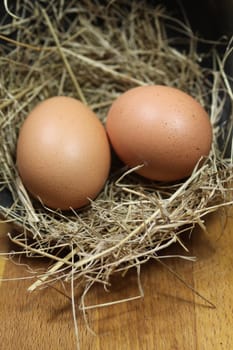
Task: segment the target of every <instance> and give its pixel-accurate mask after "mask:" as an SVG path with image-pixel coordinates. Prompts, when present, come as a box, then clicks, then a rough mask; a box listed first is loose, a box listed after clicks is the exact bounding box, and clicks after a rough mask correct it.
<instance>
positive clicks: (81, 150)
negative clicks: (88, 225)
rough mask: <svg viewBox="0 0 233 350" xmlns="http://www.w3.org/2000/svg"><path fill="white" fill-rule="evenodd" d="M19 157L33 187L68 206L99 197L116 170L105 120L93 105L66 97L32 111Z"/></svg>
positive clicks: (48, 201)
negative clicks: (113, 164) (96, 112)
mask: <svg viewBox="0 0 233 350" xmlns="http://www.w3.org/2000/svg"><path fill="white" fill-rule="evenodd" d="M16 157H17V168H18V171H19V174H20V177H21V179H22V182H23V184H24V185H25V187H26V188H27V189H28V191H29V192H30V193H31V194H32V195H33V196H34V197H38V198H39V199H40V200H41V201H42V202H43V203H44V204H45V205H46V206H48V207H51V208H54V209H57V208H59V209H62V210H67V209H70V208H71V207H72V208H80V207H82V206H84V205H86V204H88V202H89V199H88V198H90V199H94V198H95V197H96V196H97V194H98V193H99V192H100V191H101V189H102V187H103V186H104V184H105V181H106V179H107V177H108V173H109V168H110V147H109V142H108V139H107V135H106V132H105V129H104V127H103V125H102V123H101V122H100V120H99V119H98V118H97V116H96V115H95V114H94V113H93V112H92V111H91V109H90V108H89V107H87V106H86V105H84V104H83V103H82V102H80V101H79V100H76V99H74V98H71V97H66V96H56V97H52V98H49V99H47V100H45V101H43V102H41V103H40V104H39V105H37V106H36V107H35V108H34V109H33V110H32V111H31V113H30V114H29V115H28V117H27V118H26V120H25V121H24V123H23V125H22V127H21V129H20V133H19V137H18V142H17V154H16Z"/></svg>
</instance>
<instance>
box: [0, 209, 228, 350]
mask: <svg viewBox="0 0 233 350" xmlns="http://www.w3.org/2000/svg"><path fill="white" fill-rule="evenodd" d="M232 213H233V210H231V213H230V214H232ZM232 225H233V219H232V217H231V215H230V216H229V217H228V219H227V223H226V218H225V216H224V215H223V213H222V212H218V214H214V215H211V216H210V217H208V224H207V227H208V233H203V232H202V231H200V230H198V229H197V230H196V231H195V232H194V233H193V235H192V238H191V239H190V240H187V239H186V245H187V246H188V247H189V249H190V254H191V255H192V254H194V255H195V256H197V258H198V260H197V262H195V263H191V262H189V261H184V260H180V259H167V260H166V264H167V265H168V266H169V267H170V268H172V269H173V270H174V271H175V272H176V273H179V275H181V276H182V278H183V279H184V280H185V282H186V283H189V284H190V285H192V286H193V287H194V288H195V289H196V290H197V291H198V292H199V293H201V294H202V295H203V296H205V297H206V298H207V299H209V300H210V301H211V302H212V303H214V304H215V306H216V307H215V308H211V307H210V306H209V305H208V304H207V303H206V302H204V301H203V300H202V299H201V298H200V297H199V296H197V295H195V294H194V293H193V292H192V291H191V290H190V289H188V288H187V287H186V286H185V285H184V284H183V283H181V282H180V281H179V280H178V279H177V278H176V277H175V276H174V275H173V274H171V273H170V272H169V270H168V269H167V268H165V267H164V266H162V265H160V264H158V263H156V262H151V263H148V264H145V265H144V266H143V268H142V273H141V280H142V285H143V289H144V293H145V296H144V298H143V299H138V300H134V301H130V302H127V303H122V304H118V305H113V306H110V307H105V308H98V309H94V310H89V312H88V321H89V326H90V327H91V328H92V330H93V331H94V332H96V335H93V334H92V333H90V332H89V331H88V330H87V328H86V326H85V323H84V320H83V317H82V312H78V323H79V335H80V343H81V349H84V350H86V349H87V350H88V349H91V350H100V349H101V350H108V349H109V350H110V349H111V350H129V349H130V350H131V349H132V350H139V349H140V350H147V349H148V350H153V349H158V350H210V349H211V350H212V349H214V350H225V349H226V350H230V349H232V348H233V335H232V326H233V307H232V305H233V255H232V247H233V229H232ZM0 227H1V226H0ZM1 229H2V231H3V227H2V228H1ZM4 230H5V228H4ZM3 236H4V235H3V234H2V235H1V241H0V242H1V251H2V250H3V242H5V243H4V245H5V248H4V249H8V250H9V249H12V247H11V245H9V243H8V244H7V243H6V242H7V240H6V237H5V238H3ZM7 245H8V247H7ZM176 251H179V249H178V247H176V246H174V247H172V248H170V249H168V250H167V251H166V253H174V252H176ZM164 262H165V261H164ZM21 263H27V264H29V265H30V266H31V267H34V268H44V267H45V265H46V264H47V261H45V260H43V259H38V260H36V259H35V260H30V259H22V260H21ZM0 266H1V267H2V266H3V263H2V259H0ZM22 276H30V273H29V272H28V271H27V268H26V267H25V266H23V265H20V266H18V265H16V264H15V263H12V262H10V261H8V262H7V263H6V264H5V271H4V278H8V277H9V278H12V279H14V278H17V277H22ZM31 283H32V280H23V281H8V282H2V284H1V286H0V339H1V345H0V348H1V349H4V350H17V349H24V350H31V349H38V350H47V349H48V350H49V349H52V350H63V349H67V350H71V349H72V350H73V349H76V345H75V344H76V342H75V334H74V326H73V319H72V312H71V303H70V300H69V299H68V298H67V297H65V296H64V295H62V294H61V293H58V292H57V291H56V290H54V289H53V288H47V289H43V290H40V291H36V292H34V293H31V294H30V293H28V292H27V287H28V286H29V285H30V284H31ZM57 287H58V288H59V289H60V290H61V286H59V285H58V286H57ZM136 295H138V288H137V277H136V274H135V272H134V271H131V272H130V273H129V274H127V275H126V276H125V277H124V278H121V277H115V278H114V279H113V281H112V287H111V290H110V291H109V292H105V291H104V290H103V288H102V286H99V285H96V286H94V287H93V289H92V290H91V291H90V292H89V294H88V296H87V299H86V304H87V305H94V304H99V303H105V302H109V301H113V300H119V299H122V298H127V297H131V296H136ZM77 298H78V295H77Z"/></svg>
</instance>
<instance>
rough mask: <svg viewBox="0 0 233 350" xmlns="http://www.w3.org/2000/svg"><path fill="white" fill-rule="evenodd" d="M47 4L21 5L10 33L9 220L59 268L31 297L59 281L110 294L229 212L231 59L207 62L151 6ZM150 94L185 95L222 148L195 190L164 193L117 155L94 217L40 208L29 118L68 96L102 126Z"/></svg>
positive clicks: (2, 179)
mask: <svg viewBox="0 0 233 350" xmlns="http://www.w3.org/2000/svg"><path fill="white" fill-rule="evenodd" d="M46 3H47V2H44V5H43V2H41V5H39V2H38V3H34V2H33V1H30V0H24V1H16V7H15V9H14V14H15V16H13V15H12V16H11V17H10V18H11V19H10V21H8V22H7V21H5V22H4V21H3V22H2V23H1V27H0V32H1V38H0V39H1V41H2V42H3V43H4V45H1V47H0V51H1V55H0V85H1V86H0V133H1V142H0V183H1V189H2V190H3V189H6V188H7V189H8V190H10V192H11V194H12V196H13V204H12V205H11V206H10V208H6V207H5V206H3V205H1V207H0V211H1V214H2V215H3V217H4V220H6V221H11V222H14V223H15V224H17V226H18V230H17V232H18V233H17V235H14V236H13V235H11V236H10V235H9V237H10V238H11V240H12V241H14V242H15V243H17V244H18V245H19V246H20V247H21V248H22V251H23V252H25V253H26V254H27V255H28V256H31V257H34V256H45V257H49V258H51V259H52V261H54V264H53V265H52V267H51V266H50V268H49V269H48V271H46V272H44V273H43V274H42V275H40V276H39V279H38V281H37V282H36V283H35V284H33V285H32V287H31V290H33V289H35V288H36V287H38V286H40V285H42V284H43V283H44V284H45V283H48V282H50V283H52V281H57V280H58V279H63V280H65V281H71V279H72V280H76V281H77V282H78V283H84V286H85V288H86V290H88V289H89V288H90V286H91V285H92V284H93V283H94V282H100V283H103V285H104V286H106V287H107V286H108V284H109V283H110V276H111V275H112V274H113V273H116V272H122V273H125V272H127V270H129V269H130V268H131V267H136V268H137V271H140V266H141V264H143V263H144V262H146V261H148V260H149V259H155V260H157V259H161V258H162V252H163V249H164V248H165V247H168V246H169V245H170V244H172V243H175V242H177V244H181V245H182V246H183V247H184V245H183V243H182V239H181V233H185V232H186V233H187V234H190V232H191V231H192V229H193V228H194V227H195V226H196V225H200V226H201V227H202V228H203V229H205V222H204V216H205V215H206V214H207V213H209V212H212V211H215V210H217V209H218V208H219V207H221V206H226V205H229V204H231V198H230V197H231V194H232V192H231V188H230V184H231V180H232V174H233V172H232V157H231V154H230V153H229V152H228V155H226V152H225V151H226V148H228V151H229V147H231V142H230V141H229V140H230V137H231V133H230V131H231V127H232V118H231V116H230V113H231V112H229V113H228V117H229V118H228V119H227V120H224V119H223V117H222V110H223V109H224V106H226V103H227V99H228V96H230V99H229V100H228V104H229V107H231V106H230V104H231V101H232V100H233V99H232V93H231V89H230V81H229V80H228V78H227V76H226V74H225V73H224V64H225V60H226V59H227V55H228V53H227V52H228V51H229V50H228V51H227V52H226V54H225V56H224V57H223V58H222V59H220V58H219V56H218V55H217V53H216V51H215V49H214V48H215V47H216V45H215V44H214V45H213V44H210V43H206V45H208V52H209V53H208V54H207V53H205V54H203V53H199V52H198V45H199V40H198V39H197V38H196V37H195V36H194V35H193V33H192V31H191V30H190V28H189V26H188V24H187V23H186V24H185V23H183V22H181V21H179V20H177V19H175V18H173V17H172V16H170V15H168V14H167V13H166V11H165V10H164V9H163V8H161V7H157V8H154V7H153V6H152V5H150V3H149V2H148V3H146V2H143V1H128V2H126V1H106V2H103V1H91V0H82V1H79V2H78V5H77V2H75V1H68V2H66V3H65V2H63V1H62V0H60V1H50V2H49V5H48V4H46ZM126 3H127V5H126ZM12 11H13V10H12ZM8 12H10V10H8ZM8 18H9V16H8ZM203 60H204V62H205V61H208V62H210V61H211V68H206V67H205V66H204V65H203V64H202V61H203ZM145 84H165V85H169V86H174V87H177V88H180V89H182V90H184V91H186V92H188V93H190V94H191V95H192V96H194V97H196V98H197V100H199V101H200V103H201V104H202V105H203V106H205V108H206V109H207V110H208V112H209V114H210V117H211V123H212V125H213V130H214V142H213V147H212V150H211V154H210V156H209V158H208V159H206V160H205V161H204V162H203V164H202V166H201V167H196V169H194V171H193V173H192V175H191V176H190V177H189V178H188V179H186V180H185V181H182V182H179V183H173V184H168V183H157V182H152V181H147V180H145V179H142V178H141V177H139V176H137V175H135V174H134V171H133V169H127V168H125V167H124V166H123V165H122V164H121V163H120V162H119V160H117V159H116V157H115V158H114V159H113V164H112V169H111V173H110V176H109V179H108V181H107V183H106V185H105V187H104V189H103V191H102V192H101V193H100V194H99V196H98V198H96V200H94V201H92V202H91V203H90V206H89V207H88V208H86V209H82V210H79V211H71V212H70V213H68V214H64V213H62V212H59V211H57V212H54V211H51V210H49V209H48V208H44V207H42V206H39V205H37V204H35V203H34V202H33V201H32V200H31V198H30V196H29V195H28V193H27V192H26V190H25V188H24V187H23V185H22V183H21V181H20V178H19V176H18V173H17V169H16V168H15V146H16V141H17V135H18V131H19V128H20V125H21V124H22V122H23V120H24V118H25V117H26V116H27V115H28V113H29V111H30V110H31V109H32V108H33V107H34V106H35V105H36V104H37V103H38V102H39V101H42V100H43V99H45V98H48V97H50V96H54V95H69V96H73V97H76V98H79V99H81V100H82V101H84V102H86V103H87V104H88V105H89V106H90V107H91V108H92V109H93V110H94V111H95V112H96V113H97V115H98V116H99V118H100V119H101V120H102V121H103V123H104V122H105V117H106V113H107V110H108V108H109V106H110V105H111V103H112V101H113V100H114V99H115V98H116V97H117V96H119V94H121V93H122V92H124V91H125V90H127V89H129V88H131V87H134V86H137V85H145ZM230 109H231V108H230ZM230 109H229V110H230ZM228 136H229V137H228ZM227 140H228V141H227ZM229 145H230V146H229ZM0 195H1V194H0ZM183 257H184V258H188V255H187V254H186V252H185V247H184V256H183Z"/></svg>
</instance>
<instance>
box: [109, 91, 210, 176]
mask: <svg viewBox="0 0 233 350" xmlns="http://www.w3.org/2000/svg"><path fill="white" fill-rule="evenodd" d="M106 129H107V133H108V136H109V139H110V142H111V144H112V146H113V148H114V150H115V152H116V153H117V155H118V156H119V158H120V159H121V160H122V161H123V162H124V163H125V164H127V165H128V166H130V167H135V166H137V165H141V164H143V165H144V166H143V167H142V168H140V169H139V170H137V173H139V174H140V175H142V176H144V177H146V178H149V179H152V180H158V181H175V180H179V179H182V178H185V177H187V176H189V175H190V174H191V172H192V171H193V169H194V167H195V165H196V164H197V162H198V161H199V160H200V158H201V157H202V156H208V154H209V152H210V149H211V143H212V126H211V123H210V119H209V116H208V114H207V112H206V111H205V110H204V108H203V107H202V106H201V105H200V103H199V102H197V101H196V100H195V99H194V98H193V97H191V96H190V95H188V94H186V93H185V92H183V91H181V90H179V89H176V88H172V87H168V86H163V85H149V86H141V87H136V88H133V89H130V90H128V91H126V92H125V93H123V94H122V95H120V96H119V97H118V98H117V99H116V100H115V101H114V102H113V104H112V106H111V108H110V110H109V112H108V115H107V121H106Z"/></svg>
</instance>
